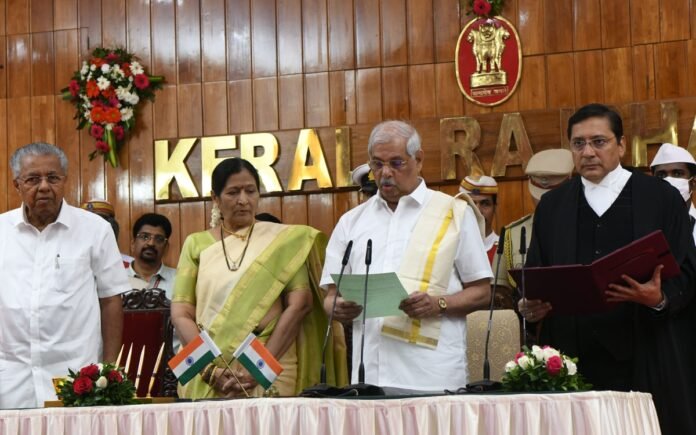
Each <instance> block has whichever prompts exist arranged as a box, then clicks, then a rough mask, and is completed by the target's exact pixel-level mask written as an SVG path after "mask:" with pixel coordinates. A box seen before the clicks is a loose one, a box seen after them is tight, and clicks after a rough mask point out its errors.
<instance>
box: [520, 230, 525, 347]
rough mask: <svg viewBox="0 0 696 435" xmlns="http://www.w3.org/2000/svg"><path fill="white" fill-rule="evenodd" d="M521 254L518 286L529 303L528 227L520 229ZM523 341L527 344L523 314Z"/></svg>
mask: <svg viewBox="0 0 696 435" xmlns="http://www.w3.org/2000/svg"><path fill="white" fill-rule="evenodd" d="M519 252H520V255H521V256H522V267H520V282H519V283H518V287H519V288H520V293H521V295H522V300H524V301H525V304H526V303H527V299H526V293H525V291H524V263H525V261H526V256H527V228H526V227H524V226H523V227H522V228H521V229H520V251H519ZM522 342H523V343H524V345H525V346H527V319H526V318H525V317H524V316H522Z"/></svg>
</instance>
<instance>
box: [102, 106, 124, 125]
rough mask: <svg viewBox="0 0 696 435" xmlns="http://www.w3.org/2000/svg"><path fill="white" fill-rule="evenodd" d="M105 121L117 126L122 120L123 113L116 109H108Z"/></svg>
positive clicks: (105, 113) (105, 112)
mask: <svg viewBox="0 0 696 435" xmlns="http://www.w3.org/2000/svg"><path fill="white" fill-rule="evenodd" d="M104 120H105V121H106V122H108V123H110V124H115V123H117V122H119V121H120V120H121V112H120V111H119V110H118V109H117V108H115V107H112V108H110V109H106V110H105V111H104Z"/></svg>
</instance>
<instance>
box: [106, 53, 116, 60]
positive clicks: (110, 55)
mask: <svg viewBox="0 0 696 435" xmlns="http://www.w3.org/2000/svg"><path fill="white" fill-rule="evenodd" d="M106 60H108V61H109V62H114V61H117V60H118V54H116V53H109V54H107V55H106Z"/></svg>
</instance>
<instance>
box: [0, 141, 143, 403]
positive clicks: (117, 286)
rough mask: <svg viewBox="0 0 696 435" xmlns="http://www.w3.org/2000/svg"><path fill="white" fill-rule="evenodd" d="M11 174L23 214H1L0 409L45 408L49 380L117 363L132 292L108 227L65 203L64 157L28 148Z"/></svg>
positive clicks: (42, 147)
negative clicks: (125, 302)
mask: <svg viewBox="0 0 696 435" xmlns="http://www.w3.org/2000/svg"><path fill="white" fill-rule="evenodd" d="M10 166H11V168H12V173H13V176H14V186H15V188H16V189H17V191H18V193H19V195H20V196H21V198H22V205H21V207H20V208H17V209H15V210H11V211H9V212H6V213H3V214H2V215H0V245H1V247H0V281H1V282H2V283H3V290H2V291H1V292H0V312H2V316H0V409H6V408H31V407H39V406H43V403H44V401H46V400H55V399H56V394H55V391H54V389H53V385H52V378H53V377H64V376H66V375H67V373H68V369H69V368H70V369H73V370H77V369H80V368H81V367H83V366H85V365H87V364H89V363H95V362H99V361H108V362H114V361H115V360H116V357H117V354H118V351H119V348H120V346H121V331H122V327H123V311H122V306H121V297H120V294H121V293H123V292H125V291H128V290H129V288H130V286H129V285H128V278H127V275H126V271H125V269H124V268H123V265H122V262H121V256H120V254H119V251H118V247H117V245H116V239H115V237H114V234H113V231H112V230H111V227H110V226H109V224H108V223H107V222H106V221H105V220H103V219H102V218H100V217H99V216H97V215H95V214H92V213H89V212H87V211H84V210H81V209H79V208H76V207H72V206H70V205H68V204H67V203H66V202H65V201H64V200H63V193H64V189H65V179H66V177H67V169H68V161H67V158H66V156H65V153H63V151H62V150H61V149H60V148H58V147H55V146H53V145H49V144H45V143H33V144H29V145H25V146H23V147H21V148H19V149H18V150H17V151H15V153H14V154H13V155H12V158H11V159H10Z"/></svg>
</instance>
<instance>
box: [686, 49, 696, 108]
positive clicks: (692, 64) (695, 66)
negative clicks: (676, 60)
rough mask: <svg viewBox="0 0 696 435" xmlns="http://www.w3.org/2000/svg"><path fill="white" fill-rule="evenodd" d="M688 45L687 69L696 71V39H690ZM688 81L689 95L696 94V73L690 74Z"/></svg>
mask: <svg viewBox="0 0 696 435" xmlns="http://www.w3.org/2000/svg"><path fill="white" fill-rule="evenodd" d="M686 45H687V57H686V58H687V62H688V64H687V66H686V70H687V71H696V39H690V40H689V41H687V43H686ZM688 77H689V80H688V83H687V89H686V92H687V95H696V75H694V74H689V76H688Z"/></svg>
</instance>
